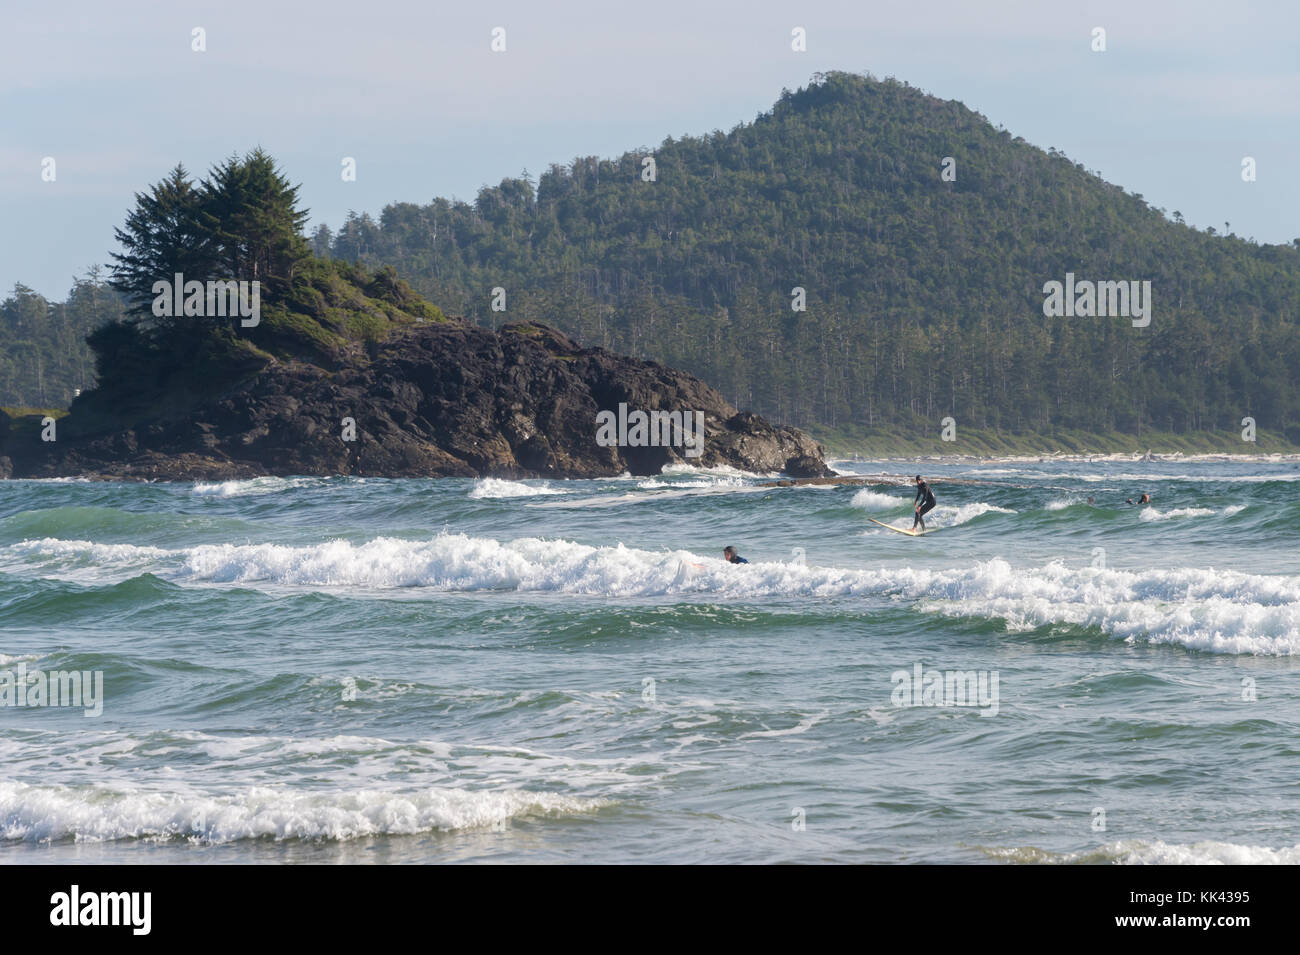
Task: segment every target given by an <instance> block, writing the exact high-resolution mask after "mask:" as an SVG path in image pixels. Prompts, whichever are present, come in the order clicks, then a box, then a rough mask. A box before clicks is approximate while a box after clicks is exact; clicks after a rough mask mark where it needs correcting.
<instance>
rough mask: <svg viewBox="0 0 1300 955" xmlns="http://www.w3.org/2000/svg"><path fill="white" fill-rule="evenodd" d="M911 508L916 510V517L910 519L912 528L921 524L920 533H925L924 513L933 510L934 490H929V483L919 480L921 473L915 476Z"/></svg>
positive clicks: (914, 528)
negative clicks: (914, 495)
mask: <svg viewBox="0 0 1300 955" xmlns="http://www.w3.org/2000/svg"><path fill="white" fill-rule="evenodd" d="M912 510H913V511H915V512H916V518H915V519H914V520H913V521H912V530H916V526H917V525H918V524H919V525H921V533H922V534H924V533H925V515H926V514H928V513H929V512H930V511H932V510H934V492H933V491H931V490H930V485H928V484H926V483H925V482H924V481H923V480H921V475H919V474H918V475H917V476H916V497H914V498H912Z"/></svg>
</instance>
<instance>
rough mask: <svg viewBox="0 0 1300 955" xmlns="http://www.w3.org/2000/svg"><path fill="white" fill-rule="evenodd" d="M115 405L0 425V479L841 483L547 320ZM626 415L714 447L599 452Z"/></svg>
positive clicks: (667, 380)
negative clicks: (677, 476)
mask: <svg viewBox="0 0 1300 955" xmlns="http://www.w3.org/2000/svg"><path fill="white" fill-rule="evenodd" d="M111 404H112V402H110V401H109V400H108V399H107V398H106V397H105V396H104V395H101V394H99V393H97V392H95V391H91V392H88V393H87V394H85V395H83V396H81V397H80V398H78V399H77V400H76V401H75V402H73V405H72V408H71V411H70V413H69V414H68V415H66V416H65V417H62V418H60V419H59V420H58V421H57V422H56V423H55V427H54V440H43V439H42V431H46V433H47V436H48V427H43V422H42V420H41V418H40V416H30V417H27V418H13V419H11V418H9V416H7V415H4V414H3V412H0V477H3V478H9V477H12V478H52V477H81V478H92V479H105V480H123V479H125V480H164V481H194V480H229V479H238V478H252V477H263V476H281V477H284V476H291V475H364V476H369V477H501V478H595V477H609V476H614V475H618V474H622V473H625V472H630V473H631V474H634V475H651V474H658V473H660V471H661V470H662V468H663V467H664V466H666V465H670V464H683V463H684V464H691V465H695V466H699V467H719V466H729V467H734V468H737V469H739V470H743V471H750V472H755V473H771V472H781V473H783V474H785V475H788V476H790V477H795V478H809V477H824V476H828V475H830V474H831V473H832V472H831V471H830V470H829V469H828V468H827V467H826V463H825V460H824V457H823V449H822V447H821V445H820V444H818V443H817V442H815V441H814V440H812V439H811V438H810V437H808V436H807V435H806V434H804V433H803V432H801V431H799V430H797V429H795V428H789V427H775V426H773V425H771V424H769V423H768V422H767V421H765V420H764V419H762V418H760V417H758V416H757V415H753V414H749V413H747V412H743V411H739V410H738V409H736V408H735V407H733V406H732V405H730V404H729V403H728V402H727V401H726V400H725V399H724V398H723V397H722V395H721V394H720V393H718V392H717V391H716V390H714V389H713V388H711V387H709V386H708V385H706V384H705V383H704V382H702V381H700V380H699V379H697V378H695V377H693V376H691V375H688V374H685V373H683V372H679V371H674V370H672V369H669V368H665V367H664V366H662V365H659V364H656V363H654V362H649V361H641V360H638V359H633V358H627V357H624V356H620V355H615V354H613V353H611V352H608V351H606V350H604V349H601V348H582V347H580V346H579V345H577V344H576V343H574V342H573V341H572V340H570V339H569V338H568V337H566V336H565V335H563V334H562V333H560V332H558V331H556V330H555V329H553V328H550V327H548V326H546V325H542V324H538V323H523V324H516V325H507V326H505V327H503V328H502V329H501V330H500V331H499V332H493V331H490V330H488V329H484V328H479V327H477V326H474V325H470V324H467V323H464V322H460V321H445V322H438V323H432V324H422V325H417V326H415V327H411V328H407V329H403V330H401V331H400V332H398V333H396V334H393V335H391V336H389V337H388V338H387V339H386V340H385V341H383V342H380V343H378V344H377V345H376V346H375V347H374V348H372V349H371V351H370V353H369V354H367V355H364V356H363V355H353V356H351V357H350V358H349V359H348V360H345V361H341V362H339V363H338V364H337V366H336V367H328V366H326V365H323V364H314V363H311V362H309V361H303V360H272V361H269V362H268V363H267V364H266V365H265V367H263V368H261V369H260V370H258V371H256V373H254V374H252V375H251V377H248V378H245V379H244V380H242V381H239V382H238V383H234V384H232V386H231V387H229V388H228V389H225V390H223V391H220V392H218V393H216V394H214V395H213V396H212V397H210V398H207V399H205V400H202V401H198V402H196V403H194V404H192V405H191V406H189V407H184V408H176V407H166V406H165V405H164V406H163V407H161V408H160V409H159V410H156V411H153V412H151V413H149V414H146V415H141V416H138V417H136V418H135V419H134V420H131V421H129V422H123V421H120V420H117V419H116V418H115V417H114V416H115V414H116V412H115V410H114V408H113V407H110V405H111ZM626 409H633V410H635V411H640V412H644V413H646V414H647V415H648V414H649V413H652V412H661V413H663V412H667V413H677V417H676V418H674V419H669V418H668V417H666V416H663V417H661V418H660V419H658V420H659V421H660V422H667V421H669V420H672V421H674V422H679V421H683V420H685V421H687V422H690V421H695V420H702V422H703V428H702V435H701V438H700V440H698V442H696V443H694V444H692V442H691V441H690V440H689V439H690V438H691V434H690V432H689V431H687V433H686V435H685V439H686V440H683V435H682V434H680V433H679V432H678V431H677V430H673V429H670V428H669V427H668V425H667V424H664V426H663V428H662V429H661V430H659V431H656V429H654V428H651V429H650V432H651V433H650V435H649V436H648V439H647V435H646V434H645V432H644V429H643V430H642V431H641V432H639V433H638V432H637V431H636V429H631V430H630V431H627V433H626V434H624V433H620V434H619V438H620V439H623V440H620V441H618V442H616V443H613V444H611V443H609V442H608V441H607V440H606V441H598V440H597V436H598V415H600V414H601V412H607V413H608V414H607V415H606V416H605V420H609V418H610V416H612V415H615V414H619V413H620V410H622V411H623V412H626ZM688 416H689V417H688ZM623 417H624V418H626V417H627V415H626V414H624V415H623ZM106 422H109V423H108V424H106ZM688 427H689V424H688ZM625 430H626V429H625ZM660 435H662V436H663V437H664V438H665V439H666V440H669V441H670V443H668V444H666V445H665V444H664V443H662V442H659V441H657V440H656V439H657V438H658V437H659V436H660ZM638 439H640V443H638Z"/></svg>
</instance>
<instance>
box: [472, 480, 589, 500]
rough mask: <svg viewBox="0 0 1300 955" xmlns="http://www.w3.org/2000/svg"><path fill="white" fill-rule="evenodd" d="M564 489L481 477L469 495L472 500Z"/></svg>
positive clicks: (536, 493) (555, 491) (527, 494)
mask: <svg viewBox="0 0 1300 955" xmlns="http://www.w3.org/2000/svg"><path fill="white" fill-rule="evenodd" d="M564 493H566V492H565V491H563V490H561V489H560V488H557V487H551V486H550V485H546V484H541V485H532V484H524V483H523V482H522V481H503V480H501V479H499V478H482V479H480V480H478V481H475V482H474V486H473V487H472V488H471V489H470V492H469V497H470V498H471V499H473V500H476V501H477V500H482V499H484V498H497V497H537V496H538V495H546V494H564Z"/></svg>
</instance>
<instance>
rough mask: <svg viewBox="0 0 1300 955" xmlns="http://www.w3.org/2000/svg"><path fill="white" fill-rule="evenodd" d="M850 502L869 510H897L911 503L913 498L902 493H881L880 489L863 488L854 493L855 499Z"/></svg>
mask: <svg viewBox="0 0 1300 955" xmlns="http://www.w3.org/2000/svg"><path fill="white" fill-rule="evenodd" d="M849 503H850V504H852V505H853V506H854V507H860V508H862V509H864V510H868V511H883V510H889V509H895V510H896V509H898V508H901V507H906V506H907V505H908V504H910V503H911V498H910V497H907V496H905V495H902V494H881V493H880V492H879V491H867V490H863V491H858V493H857V494H854V495H853V500H852V501H850V502H849Z"/></svg>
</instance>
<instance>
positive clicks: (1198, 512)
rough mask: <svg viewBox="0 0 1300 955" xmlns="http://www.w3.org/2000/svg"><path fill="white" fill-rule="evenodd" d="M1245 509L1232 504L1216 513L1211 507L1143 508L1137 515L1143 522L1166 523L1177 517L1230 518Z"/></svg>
mask: <svg viewBox="0 0 1300 955" xmlns="http://www.w3.org/2000/svg"><path fill="white" fill-rule="evenodd" d="M1245 509H1246V505H1245V504H1233V505H1230V506H1228V507H1225V508H1223V509H1222V510H1217V511H1216V510H1215V509H1214V508H1212V507H1175V508H1173V509H1171V510H1168V511H1161V510H1157V509H1156V508H1154V507H1144V508H1142V511H1141V512H1140V513H1139V514H1138V518H1139V519H1140V520H1144V521H1167V520H1171V519H1173V518H1178V517H1209V516H1210V515H1212V514H1220V515H1222V516H1223V517H1231V516H1232V515H1233V514H1240V513H1241V512H1242V511H1244V510H1245Z"/></svg>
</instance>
